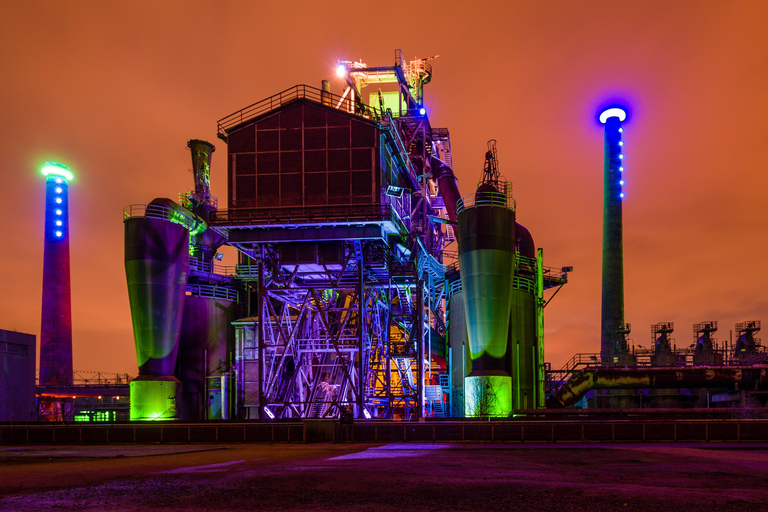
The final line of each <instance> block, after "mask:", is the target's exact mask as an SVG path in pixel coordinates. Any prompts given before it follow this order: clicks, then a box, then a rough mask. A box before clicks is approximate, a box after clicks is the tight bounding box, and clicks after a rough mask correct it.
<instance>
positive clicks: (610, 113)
mask: <svg viewBox="0 0 768 512" xmlns="http://www.w3.org/2000/svg"><path fill="white" fill-rule="evenodd" d="M611 117H618V118H619V121H624V120H625V119H626V118H627V113H626V112H624V111H623V110H622V109H620V108H609V109H608V110H604V111H603V113H602V114H600V122H601V123H603V124H605V122H606V121H607V120H608V119H610V118H611Z"/></svg>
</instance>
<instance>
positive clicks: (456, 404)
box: [32, 50, 768, 421]
mask: <svg viewBox="0 0 768 512" xmlns="http://www.w3.org/2000/svg"><path fill="white" fill-rule="evenodd" d="M337 74H338V76H339V78H340V79H342V80H343V82H344V84H345V89H344V91H343V93H342V94H334V93H332V92H331V87H330V82H328V81H325V80H324V81H322V83H321V84H320V87H319V88H316V87H312V86H309V85H297V86H294V87H291V88H289V89H287V90H284V91H281V92H278V93H276V94H275V95H273V96H270V97H268V98H264V99H262V100H260V101H258V102H256V103H253V104H251V105H248V106H246V107H244V108H242V109H241V110H238V111H237V112H234V113H231V114H229V115H227V116H226V117H223V118H222V119H221V120H219V121H218V137H219V139H221V141H222V142H223V146H224V148H222V147H221V143H217V144H219V149H218V153H217V155H218V154H221V157H218V158H217V161H219V162H221V163H220V165H221V167H222V168H224V167H226V176H227V196H226V201H225V202H224V201H222V203H223V204H220V203H219V200H218V199H217V198H216V197H215V196H214V195H213V194H212V192H211V187H210V173H211V167H212V165H214V164H213V156H214V153H215V152H216V147H215V146H214V144H212V143H211V142H209V141H204V140H198V139H192V140H189V141H188V147H189V150H190V153H191V165H192V171H193V177H194V183H193V184H192V186H191V187H190V189H189V190H187V191H184V192H182V193H181V194H179V197H178V198H155V199H152V200H150V201H149V202H147V203H146V204H134V205H129V206H127V207H126V208H125V210H124V219H123V220H124V229H125V275H126V281H127V286H128V294H129V300H130V309H131V317H132V322H133V334H134V339H135V347H136V357H137V367H138V376H137V377H135V378H133V379H131V380H130V384H128V382H127V380H128V379H125V381H119V382H118V381H105V382H104V383H101V382H99V383H98V385H97V384H87V383H86V384H82V383H81V385H80V386H79V388H78V384H77V383H75V382H73V380H72V375H73V371H72V332H71V320H70V309H69V301H70V297H69V295H70V292H69V237H68V236H69V235H68V210H67V186H68V183H69V181H70V180H71V179H72V173H71V170H70V169H68V168H67V167H66V166H63V165H61V164H55V163H50V164H49V165H47V166H46V168H45V169H46V170H45V173H46V175H47V181H46V191H47V195H46V198H47V199H46V228H45V258H44V261H45V264H44V265H45V266H44V282H45V283H46V284H45V286H44V291H43V319H42V330H41V351H40V376H39V383H38V404H37V407H38V411H43V412H45V411H47V413H46V414H48V416H49V417H50V419H62V418H70V419H71V418H72V417H73V415H75V414H76V411H75V410H74V408H73V403H74V402H73V401H70V400H68V399H67V398H66V397H68V396H70V395H71V396H72V400H74V398H75V397H77V396H92V397H93V396H96V394H97V393H98V395H99V399H101V395H102V393H103V394H105V395H106V394H107V393H108V392H109V388H110V386H111V387H112V389H113V391H114V393H112V395H114V396H117V397H118V399H117V400H113V401H112V402H113V403H112V407H111V408H110V407H106V409H107V410H113V411H114V410H118V409H120V410H122V411H124V415H125V419H128V417H129V418H130V420H172V419H178V420H261V421H270V420H278V419H280V420H288V419H323V418H325V419H330V418H340V417H349V418H359V419H361V420H364V419H387V420H402V421H407V420H421V419H424V418H463V417H466V418H477V417H495V418H512V417H519V416H525V415H527V416H532V415H537V414H544V413H546V411H547V410H552V409H555V410H563V409H567V408H572V407H575V408H577V409H579V410H584V409H587V410H589V409H607V410H611V409H622V410H628V409H641V408H676V409H681V408H695V407H699V408H708V407H718V406H733V405H734V404H738V403H743V402H744V401H745V400H752V401H754V402H755V403H757V404H758V405H760V404H764V403H765V396H766V393H768V358H767V356H766V351H765V347H764V346H762V345H761V344H760V340H759V339H758V338H757V337H756V334H757V333H758V332H759V331H760V327H761V325H760V322H759V321H757V320H750V321H745V322H743V323H739V324H737V325H736V327H735V331H736V333H737V339H736V341H733V342H731V343H728V342H719V341H718V340H717V338H716V332H717V329H718V323H717V321H714V320H707V321H702V322H701V323H698V324H696V325H694V326H693V331H692V332H693V335H692V337H693V339H692V340H690V341H692V343H690V342H689V341H686V342H683V343H681V344H680V345H679V346H678V344H677V343H676V342H675V340H674V338H673V337H672V335H673V333H674V323H673V322H660V323H658V324H656V325H654V326H653V327H652V336H653V339H652V340H651V341H650V343H649V344H648V348H643V347H642V346H641V345H636V344H634V342H633V341H632V340H631V338H630V337H629V335H630V333H631V326H630V324H629V323H627V322H626V318H625V310H624V270H623V221H622V203H623V199H624V192H623V186H624V181H625V175H627V174H628V172H625V166H627V165H628V164H627V163H626V162H625V161H624V154H623V151H622V147H623V145H624V140H623V131H624V130H623V126H624V123H625V122H628V121H629V119H628V110H627V108H626V107H625V106H623V105H611V106H609V107H607V108H604V109H601V111H600V112H598V115H599V120H600V122H601V123H602V124H603V125H604V140H603V144H604V169H603V175H604V189H603V192H604V194H603V198H604V209H603V256H602V272H603V278H602V279H603V281H602V309H601V311H602V317H601V325H600V326H597V325H596V326H594V327H595V329H594V330H595V333H597V332H598V331H599V332H600V348H599V352H594V353H579V354H576V355H574V357H573V358H572V359H571V360H570V361H568V363H567V364H566V365H565V366H564V367H563V368H561V369H558V368H552V367H551V365H550V364H549V363H547V362H546V361H545V357H544V343H545V340H544V311H545V306H546V305H547V304H548V303H549V301H550V300H552V298H553V297H554V294H555V293H557V292H559V291H560V289H561V288H562V287H563V286H564V285H566V284H567V282H568V279H569V274H570V273H571V272H572V271H573V267H570V266H547V265H545V261H544V258H543V254H544V251H543V249H541V248H537V246H536V244H535V243H534V238H533V236H532V234H531V233H530V232H529V230H528V229H526V228H525V227H524V226H523V225H522V224H520V223H519V222H518V212H517V208H516V204H515V200H514V197H513V194H512V183H511V181H508V180H507V178H506V177H505V176H504V175H503V174H502V170H503V169H501V168H500V165H499V159H498V155H497V146H496V141H495V140H490V141H489V142H488V146H487V150H486V152H485V154H484V155H482V154H479V155H477V163H478V165H477V169H476V175H477V176H478V182H477V183H471V184H463V185H462V188H463V189H464V191H465V193H464V195H462V193H460V192H459V188H460V187H459V183H458V180H457V178H456V176H455V175H454V171H453V162H452V158H451V140H450V134H449V130H448V128H444V127H433V126H432V125H431V123H430V119H429V112H428V111H427V109H426V106H425V103H424V88H425V86H427V85H428V84H429V83H430V81H431V80H432V66H431V58H427V59H418V58H417V59H415V60H411V61H407V60H405V59H404V57H403V54H402V52H401V51H399V50H397V51H396V52H395V59H394V64H393V65H389V66H369V65H368V64H366V63H364V62H362V61H357V62H353V61H340V62H339V64H338V69H337ZM473 172H475V171H473ZM225 247H229V248H231V249H234V251H231V250H230V251H231V252H230V253H232V254H234V253H236V255H237V262H236V264H235V265H232V266H224V265H223V264H221V261H222V257H223V254H224V252H223V251H226V249H225ZM235 251H236V252H235ZM228 254H229V253H228ZM547 290H550V291H549V292H548V293H547V294H546V296H545V292H547ZM564 293H567V291H566V292H564ZM550 321H552V320H550ZM554 321H556V320H554ZM32 347H33V349H32V358H33V359H34V344H32ZM97 388H98V389H97ZM62 389H63V390H64V391H62ZM78 389H80V391H81V392H78ZM89 389H90V391H88V390H89ZM128 389H130V394H129V396H128ZM54 390H58V391H54ZM120 397H122V401H120ZM128 404H130V405H128ZM128 410H130V413H129V414H128ZM81 416H82V413H81ZM83 418H84V419H89V420H94V419H99V418H94V416H93V414H91V416H87V417H83ZM105 418H106V419H108V420H115V419H119V418H118V416H115V415H114V414H111V415H109V414H108V415H107V416H106V417H105Z"/></svg>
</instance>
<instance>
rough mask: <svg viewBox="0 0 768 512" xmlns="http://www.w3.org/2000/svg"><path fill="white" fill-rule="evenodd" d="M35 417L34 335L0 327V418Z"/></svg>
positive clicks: (19, 419) (24, 419) (20, 419)
mask: <svg viewBox="0 0 768 512" xmlns="http://www.w3.org/2000/svg"><path fill="white" fill-rule="evenodd" d="M34 419H36V417H35V335H34V334H24V333H22V332H15V331H6V330H3V329H0V421H31V420H34Z"/></svg>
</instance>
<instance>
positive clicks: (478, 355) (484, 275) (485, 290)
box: [458, 184, 515, 416]
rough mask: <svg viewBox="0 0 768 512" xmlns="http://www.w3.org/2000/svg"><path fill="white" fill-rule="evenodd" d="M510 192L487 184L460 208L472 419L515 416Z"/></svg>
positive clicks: (468, 405) (467, 396)
mask: <svg viewBox="0 0 768 512" xmlns="http://www.w3.org/2000/svg"><path fill="white" fill-rule="evenodd" d="M505 192H506V190H504V192H499V191H498V190H497V189H496V188H495V187H494V186H492V185H490V184H484V185H481V186H480V187H479V188H478V190H477V193H475V194H474V195H473V196H470V197H465V198H462V199H461V201H460V205H459V208H458V210H459V211H458V225H459V229H458V235H459V236H458V245H459V265H460V267H461V282H462V287H463V290H464V297H465V304H466V320H467V324H468V329H467V332H468V337H469V353H470V358H471V360H472V371H471V373H470V374H469V375H468V376H467V377H466V379H465V413H466V415H467V416H508V415H509V414H510V413H511V412H512V376H511V368H510V366H511V364H510V363H511V360H510V358H509V354H508V345H509V343H508V339H509V319H510V311H511V304H512V280H513V277H514V269H515V233H514V231H515V229H514V228H515V211H514V209H513V208H512V207H511V204H512V203H511V199H510V198H508V197H507V195H506V193H505Z"/></svg>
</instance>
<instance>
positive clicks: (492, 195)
mask: <svg viewBox="0 0 768 512" xmlns="http://www.w3.org/2000/svg"><path fill="white" fill-rule="evenodd" d="M498 185H499V187H500V188H503V190H502V191H501V192H475V193H474V194H468V195H466V196H464V197H462V198H461V199H459V200H458V201H457V202H456V213H457V214H458V213H461V212H463V211H464V210H466V209H467V208H476V207H478V206H491V207H496V208H507V209H509V210H512V211H515V210H516V208H517V203H515V200H514V199H513V198H512V183H510V182H508V181H507V182H501V183H499V184H498Z"/></svg>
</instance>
